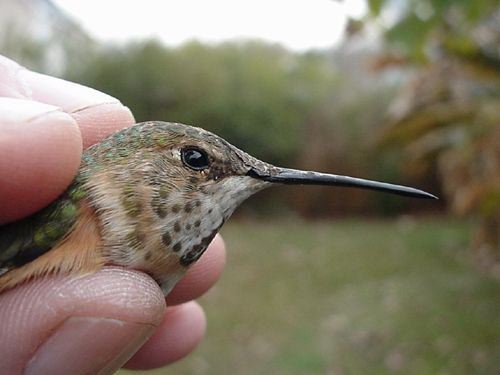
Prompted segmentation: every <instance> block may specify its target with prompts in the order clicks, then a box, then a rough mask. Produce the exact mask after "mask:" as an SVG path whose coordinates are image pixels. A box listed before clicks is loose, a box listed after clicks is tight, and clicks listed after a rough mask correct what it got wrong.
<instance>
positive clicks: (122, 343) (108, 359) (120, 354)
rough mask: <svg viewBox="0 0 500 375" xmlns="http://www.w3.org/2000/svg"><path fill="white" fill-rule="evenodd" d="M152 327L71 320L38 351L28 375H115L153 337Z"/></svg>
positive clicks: (100, 320) (26, 371)
mask: <svg viewBox="0 0 500 375" xmlns="http://www.w3.org/2000/svg"><path fill="white" fill-rule="evenodd" d="M154 330H155V327H154V326H152V325H149V324H142V323H130V322H124V321H121V320H117V319H109V318H92V317H71V318H69V319H68V320H66V321H65V322H64V323H63V324H62V325H61V326H60V327H59V328H58V329H57V331H56V332H55V333H53V334H52V336H50V337H49V338H48V339H47V340H46V341H45V342H44V343H43V344H42V345H41V346H40V348H39V349H38V350H37V351H36V352H35V354H34V355H33V357H32V358H31V359H30V361H29V362H28V364H27V365H26V368H25V373H26V374H112V373H114V372H115V371H116V370H118V369H119V368H120V367H121V366H122V365H123V364H124V363H125V362H127V360H129V359H130V358H131V357H132V355H133V354H134V353H135V352H136V351H137V350H138V349H139V348H140V347H141V346H142V345H143V344H144V343H145V342H146V340H147V339H148V338H149V337H150V336H151V335H152V334H153V332H154Z"/></svg>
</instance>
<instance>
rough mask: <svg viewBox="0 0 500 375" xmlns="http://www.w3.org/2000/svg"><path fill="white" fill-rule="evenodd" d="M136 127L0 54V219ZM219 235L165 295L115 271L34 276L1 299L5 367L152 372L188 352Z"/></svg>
mask: <svg viewBox="0 0 500 375" xmlns="http://www.w3.org/2000/svg"><path fill="white" fill-rule="evenodd" d="M133 123H134V118H133V116H132V114H131V113H130V111H129V109H128V108H126V107H124V106H123V105H122V104H121V103H120V102H119V101H118V100H116V99H115V98H113V97H110V96H108V95H105V94H103V93H101V92H98V91H96V90H93V89H90V88H87V87H84V86H80V85H76V84H73V83H70V82H67V81H64V80H60V79H56V78H53V77H49V76H45V75H42V74H38V73H35V72H31V71H29V70H26V69H24V68H22V67H20V66H19V65H18V64H16V63H15V62H13V61H11V60H9V59H6V58H4V57H2V56H0V224H2V223H7V222H10V221H14V220H17V219H20V218H22V217H25V216H27V215H30V214H32V213H34V212H36V211H37V210H39V209H40V208H42V207H44V206H45V205H47V204H48V203H50V202H51V201H53V200H54V199H56V198H57V197H58V196H59V195H60V194H61V193H62V192H63V191H64V190H65V188H66V187H67V186H68V184H69V183H70V182H71V181H72V179H73V178H74V176H75V174H76V172H77V170H78V166H79V163H80V157H81V152H82V148H86V147H88V146H90V145H92V144H94V143H96V142H98V141H99V140H101V139H102V138H104V137H105V136H107V135H108V134H110V133H112V132H114V131H116V130H118V129H120V128H124V127H127V126H130V125H131V124H133ZM224 261H225V249H224V243H223V241H222V239H221V238H220V237H219V236H217V237H216V238H215V239H214V241H213V242H212V244H211V245H210V247H209V248H208V250H207V252H206V253H205V254H204V255H203V257H202V258H201V259H200V260H199V261H198V262H197V263H196V264H195V265H193V267H192V268H191V269H190V270H189V271H188V273H187V275H186V276H185V277H184V278H183V279H182V280H181V281H180V282H179V283H178V284H177V286H176V287H175V288H174V290H173V291H172V292H171V294H170V295H169V296H168V298H167V305H168V306H169V307H166V305H165V299H164V297H163V294H162V292H161V290H160V289H159V287H158V286H157V284H156V283H155V282H154V281H153V280H152V279H151V278H150V277H149V276H147V275H145V274H143V273H141V272H137V271H132V270H125V269H122V268H117V267H105V268H104V269H103V270H102V271H100V272H97V273H95V274H91V275H85V276H80V277H74V276H73V277H70V276H52V277H46V278H43V279H37V280H34V281H32V282H29V283H25V284H23V285H20V286H18V287H16V288H14V289H12V290H8V291H6V292H4V293H3V294H1V295H0V337H1V338H2V339H1V340H0V353H1V354H0V373H2V374H3V373H9V374H16V373H21V372H23V371H25V372H26V373H36V374H45V373H50V374H59V373H62V374H64V373H72V374H79V373H82V374H83V373H85V374H87V373H103V374H105V373H113V372H114V371H116V370H117V369H118V368H120V367H121V366H123V365H124V364H125V367H128V368H137V369H139V368H140V369H147V368H154V367H159V366H163V365H165V364H168V363H171V362H173V361H175V360H177V359H179V358H181V357H183V356H185V355H187V354H188V353H189V352H191V351H192V350H193V349H194V347H195V346H196V345H197V344H198V343H199V342H200V341H201V339H202V338H203V335H204V332H205V324H206V322H205V316H204V313H203V310H202V309H201V307H200V306H199V305H198V304H197V303H196V302H194V301H192V300H193V299H195V298H197V297H199V296H200V295H202V294H203V293H204V292H206V291H207V290H208V289H209V288H210V287H211V286H212V285H213V284H214V283H215V282H216V281H217V279H218V278H219V276H220V274H221V272H222V268H223V265H224Z"/></svg>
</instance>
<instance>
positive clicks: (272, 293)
mask: <svg viewBox="0 0 500 375" xmlns="http://www.w3.org/2000/svg"><path fill="white" fill-rule="evenodd" d="M222 232H223V235H224V237H225V239H226V242H227V244H228V247H229V258H228V265H227V269H226V271H225V273H224V275H223V277H222V279H221V280H220V282H219V283H218V284H217V286H216V287H215V288H214V289H213V290H212V291H210V292H209V293H208V294H207V295H206V296H205V297H204V298H202V299H201V300H200V302H201V304H202V305H203V306H204V307H205V309H206V311H207V315H208V322H209V326H208V332H207V337H206V339H205V341H204V342H203V343H202V345H201V346H200V347H199V348H198V349H197V350H196V352H195V353H194V354H193V355H191V356H190V357H188V358H186V359H185V360H183V361H181V362H179V363H178V364H175V365H173V366H171V367H168V368H165V369H161V370H156V371H153V372H150V373H151V374H392V373H394V374H436V373H439V374H499V373H500V283H499V282H498V281H495V280H492V279H489V278H488V277H486V276H484V275H481V274H479V273H478V272H477V271H476V270H475V269H474V267H473V266H472V262H471V260H470V257H469V253H468V250H467V246H468V241H469V240H470V235H471V234H470V227H469V225H468V224H467V223H466V222H463V221H455V220H453V219H442V218H436V219H417V220H413V219H410V218H401V219H394V220H386V221H360V220H342V221H322V222H305V221H283V222H265V223H259V224H256V223H247V222H237V223H234V222H231V223H229V224H227V225H226V226H225V227H224V229H223V231H222ZM124 373H125V372H124Z"/></svg>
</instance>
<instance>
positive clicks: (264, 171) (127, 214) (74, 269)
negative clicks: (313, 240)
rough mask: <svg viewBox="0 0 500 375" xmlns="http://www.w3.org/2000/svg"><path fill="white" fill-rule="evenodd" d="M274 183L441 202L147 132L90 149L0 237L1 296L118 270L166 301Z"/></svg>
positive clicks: (219, 144)
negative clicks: (43, 201)
mask: <svg viewBox="0 0 500 375" xmlns="http://www.w3.org/2000/svg"><path fill="white" fill-rule="evenodd" d="M275 183H282V184H314V185H340V186H348V187H359V188H365V189H373V190H382V191H386V192H391V193H395V194H400V195H406V196H411V197H417V198H436V197H435V196H433V195H431V194H429V193H426V192H424V191H421V190H417V189H414V188H411V187H406V186H400V185H392V184H387V183H382V182H376V181H369V180H363V179H358V178H352V177H346V176H338V175H332V174H324V173H317V172H307V171H300V170H294V169H286V168H279V167H275V166H273V165H270V164H268V163H265V162H262V161H260V160H258V159H256V158H254V157H252V156H250V155H248V154H247V153H245V152H243V151H241V150H239V149H238V148H236V147H234V146H233V145H231V144H230V143H228V142H227V141H225V140H224V139H222V138H220V137H218V136H216V135H214V134H212V133H210V132H208V131H206V130H203V129H200V128H195V127H192V126H188V125H182V124H174V123H166V122H145V123H141V124H137V125H134V126H132V127H130V128H127V129H124V130H121V131H119V132H117V133H115V134H113V135H111V136H109V137H108V138H106V139H105V140H104V141H102V142H101V143H99V144H96V145H94V146H92V147H90V148H89V149H87V150H86V151H85V152H84V154H83V157H82V162H81V166H80V169H79V172H78V175H77V176H76V178H75V180H74V181H73V183H72V184H71V185H70V186H69V188H68V189H67V190H66V191H65V192H64V193H63V194H62V195H61V196H60V197H59V198H58V199H57V200H56V201H54V202H53V203H52V204H50V205H49V206H47V207H46V208H44V209H42V210H41V211H39V212H37V213H35V214H34V215H32V216H30V217H27V218H25V219H23V220H20V221H17V222H13V223H10V224H7V225H4V226H2V227H0V291H2V290H5V289H8V288H12V287H14V286H15V285H17V284H19V283H22V282H24V281H26V280H30V279H33V278H36V277H40V276H44V275H49V274H60V273H64V274H71V273H87V272H94V271H97V270H99V269H100V268H101V267H102V266H104V265H105V264H113V265H118V266H123V267H128V268H134V269H138V270H142V271H144V272H146V273H148V274H150V275H151V276H152V277H153V278H154V279H155V280H156V281H157V282H158V284H159V285H160V286H161V288H162V290H163V292H164V293H165V295H166V294H168V292H169V291H170V290H171V289H172V287H173V286H174V285H175V283H176V282H177V281H178V280H179V279H180V278H181V277H182V276H183V275H184V273H185V272H186V270H187V269H188V267H189V266H190V265H192V264H193V263H194V262H196V261H197V260H198V259H199V258H200V256H201V255H202V254H203V252H204V251H205V249H206V248H207V246H208V245H209V243H210V242H211V241H212V239H213V237H214V236H215V234H216V233H217V231H218V230H219V229H220V227H221V226H222V224H223V223H224V222H225V221H226V220H227V219H228V218H229V217H230V215H231V214H232V213H233V211H234V210H235V208H236V207H238V205H239V204H240V203H241V202H243V201H244V200H245V199H246V198H248V197H249V196H250V195H252V194H254V193H256V192H257V191H259V190H262V189H264V188H266V187H269V186H271V185H273V184H275Z"/></svg>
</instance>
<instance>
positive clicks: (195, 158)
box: [181, 147, 210, 171]
mask: <svg viewBox="0 0 500 375" xmlns="http://www.w3.org/2000/svg"><path fill="white" fill-rule="evenodd" d="M181 158H182V162H183V163H184V164H186V165H187V166H188V167H189V168H191V169H194V170H195V171H201V170H203V169H206V168H208V166H209V164H210V163H209V161H208V155H207V153H206V152H205V151H203V150H200V149H199V148H194V147H189V148H184V149H182V150H181Z"/></svg>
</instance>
